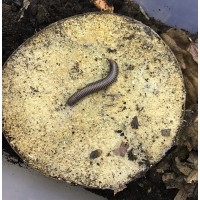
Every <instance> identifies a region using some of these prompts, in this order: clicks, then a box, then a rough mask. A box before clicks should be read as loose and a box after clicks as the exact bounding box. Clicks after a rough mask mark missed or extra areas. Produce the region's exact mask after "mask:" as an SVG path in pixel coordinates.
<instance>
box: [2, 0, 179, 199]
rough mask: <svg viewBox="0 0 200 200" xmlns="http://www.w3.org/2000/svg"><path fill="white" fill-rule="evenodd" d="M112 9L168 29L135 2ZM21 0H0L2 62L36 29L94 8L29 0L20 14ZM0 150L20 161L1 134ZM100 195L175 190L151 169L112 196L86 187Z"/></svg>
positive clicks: (162, 194) (155, 194) (168, 194)
mask: <svg viewBox="0 0 200 200" xmlns="http://www.w3.org/2000/svg"><path fill="white" fill-rule="evenodd" d="M109 4H112V5H113V6H114V8H115V11H114V12H115V13H118V14H122V15H126V16H129V17H132V18H135V19H136V20H139V21H142V22H143V23H144V24H146V25H148V26H150V27H151V28H152V29H154V30H155V31H156V32H157V33H158V34H161V33H163V32H165V31H166V30H167V29H169V27H168V26H166V25H164V24H162V23H160V22H159V21H156V20H154V19H152V18H151V19H150V20H147V19H146V18H145V16H144V15H143V14H142V13H141V12H140V10H139V7H138V5H136V4H134V3H133V2H131V1H130V2H129V1H125V0H109ZM22 7H23V0H3V4H2V19H3V23H2V29H3V32H2V36H3V41H2V45H3V48H2V58H3V63H4V62H5V61H6V60H7V58H8V57H9V56H10V55H11V53H12V52H13V51H14V50H16V49H17V47H18V46H19V45H20V44H22V43H23V42H24V41H25V40H26V39H28V38H29V37H31V36H32V35H34V34H35V33H36V32H37V31H39V30H41V29H42V28H44V27H46V26H47V25H49V24H51V23H53V22H55V21H58V20H60V19H63V18H66V17H70V16H73V15H77V14H83V13H86V12H94V11H98V9H97V8H96V7H95V6H94V5H93V4H92V3H91V1H89V0H48V1H47V0H30V6H29V7H28V9H27V10H25V11H24V16H23V17H22V18H21V19H20V15H21V14H22V12H21V9H22ZM3 151H5V152H7V153H8V154H9V155H10V156H11V157H15V158H16V159H15V160H17V162H19V163H20V162H22V160H21V159H20V158H19V156H18V155H17V154H16V153H15V152H14V151H13V150H12V148H11V147H10V145H9V144H8V142H7V141H6V139H5V138H4V136H3ZM90 191H91V192H94V193H96V194H99V195H102V196H104V197H106V198H107V199H109V200H172V199H174V197H175V195H176V193H177V192H178V190H177V189H168V190H167V189H166V187H165V185H164V183H163V182H162V178H161V175H160V174H158V173H156V172H155V169H154V168H152V169H151V170H149V171H148V172H147V173H146V176H145V177H142V178H140V179H137V180H136V181H132V182H131V183H129V184H128V186H127V189H125V190H124V191H122V192H119V193H117V195H115V196H114V195H113V191H111V190H94V189H93V190H90Z"/></svg>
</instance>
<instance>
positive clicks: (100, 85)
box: [67, 59, 119, 106]
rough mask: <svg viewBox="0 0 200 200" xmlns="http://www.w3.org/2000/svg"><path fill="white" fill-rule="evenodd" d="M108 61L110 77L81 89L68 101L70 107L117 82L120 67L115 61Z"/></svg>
mask: <svg viewBox="0 0 200 200" xmlns="http://www.w3.org/2000/svg"><path fill="white" fill-rule="evenodd" d="M108 61H109V63H110V71H109V73H108V75H107V76H106V77H105V78H103V79H100V80H98V81H95V82H93V83H90V84H88V85H86V86H85V87H84V88H82V89H79V90H78V91H77V92H75V93H74V94H73V95H72V96H71V97H69V99H68V100H67V104H68V105H69V106H73V105H74V104H76V103H77V102H78V101H79V100H80V99H82V98H84V97H85V96H87V95H89V94H92V93H94V92H97V91H99V90H102V89H105V88H107V87H108V86H109V85H111V84H112V83H113V82H115V81H116V80H117V76H118V72H119V69H118V65H117V63H116V62H115V61H114V60H111V59H108Z"/></svg>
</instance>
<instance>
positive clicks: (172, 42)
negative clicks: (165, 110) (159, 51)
mask: <svg viewBox="0 0 200 200" xmlns="http://www.w3.org/2000/svg"><path fill="white" fill-rule="evenodd" d="M161 37H162V39H163V40H164V41H165V42H166V44H167V45H168V46H169V47H170V48H171V50H172V51H173V53H174V54H175V56H176V58H177V60H178V62H179V64H180V66H181V68H182V72H183V77H184V81H185V87H186V92H187V97H186V108H188V107H189V106H191V105H192V104H195V103H197V100H198V66H197V63H196V62H195V60H194V59H193V57H192V55H191V54H190V53H189V52H188V51H187V47H188V46H189V44H190V40H189V36H188V35H187V34H186V33H185V32H184V31H182V30H179V29H174V28H171V29H169V30H168V31H167V32H166V33H163V34H161Z"/></svg>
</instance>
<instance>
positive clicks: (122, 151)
mask: <svg viewBox="0 0 200 200" xmlns="http://www.w3.org/2000/svg"><path fill="white" fill-rule="evenodd" d="M128 147H129V145H128V144H126V143H125V142H122V143H121V144H120V147H119V148H117V149H114V150H113V153H114V154H115V155H116V156H121V157H124V156H125V154H126V152H127V149H128Z"/></svg>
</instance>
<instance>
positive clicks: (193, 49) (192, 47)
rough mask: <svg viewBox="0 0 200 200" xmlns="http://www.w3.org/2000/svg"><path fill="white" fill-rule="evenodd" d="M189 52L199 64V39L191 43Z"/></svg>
mask: <svg viewBox="0 0 200 200" xmlns="http://www.w3.org/2000/svg"><path fill="white" fill-rule="evenodd" d="M187 51H188V52H190V54H191V55H192V57H193V59H194V61H195V62H196V63H198V39H196V40H195V41H194V42H191V43H190V45H189V47H188V48H187Z"/></svg>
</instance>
